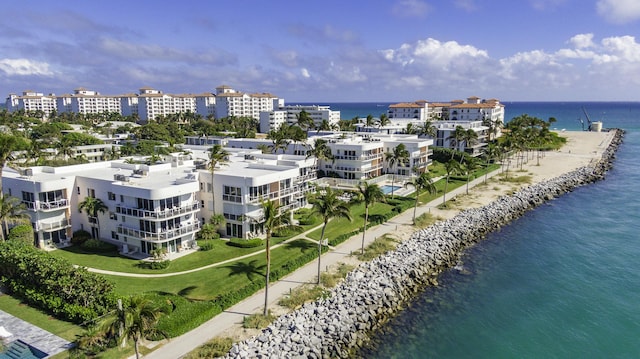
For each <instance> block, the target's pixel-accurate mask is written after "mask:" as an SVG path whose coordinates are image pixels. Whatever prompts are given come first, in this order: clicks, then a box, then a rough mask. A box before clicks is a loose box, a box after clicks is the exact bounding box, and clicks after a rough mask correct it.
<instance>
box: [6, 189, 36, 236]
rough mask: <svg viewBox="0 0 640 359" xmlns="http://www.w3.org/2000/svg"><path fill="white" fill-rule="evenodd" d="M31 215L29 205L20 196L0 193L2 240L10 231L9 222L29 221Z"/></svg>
mask: <svg viewBox="0 0 640 359" xmlns="http://www.w3.org/2000/svg"><path fill="white" fill-rule="evenodd" d="M29 219H31V217H30V216H29V215H28V214H27V206H26V205H25V204H24V203H22V201H20V199H19V198H16V197H13V196H9V195H5V194H4V193H0V221H1V226H2V228H0V236H1V237H2V240H4V239H5V238H6V234H5V233H8V232H9V224H10V223H17V222H21V221H28V220H29Z"/></svg>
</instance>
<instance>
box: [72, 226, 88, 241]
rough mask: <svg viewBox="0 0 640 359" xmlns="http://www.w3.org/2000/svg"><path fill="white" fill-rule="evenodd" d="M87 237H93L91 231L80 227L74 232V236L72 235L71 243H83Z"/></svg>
mask: <svg viewBox="0 0 640 359" xmlns="http://www.w3.org/2000/svg"><path fill="white" fill-rule="evenodd" d="M87 239H91V233H89V232H87V231H85V230H83V229H79V230H77V231H75V232H73V237H71V243H73V244H82V243H84V242H85V241H86V240H87Z"/></svg>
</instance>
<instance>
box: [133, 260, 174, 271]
mask: <svg viewBox="0 0 640 359" xmlns="http://www.w3.org/2000/svg"><path fill="white" fill-rule="evenodd" d="M169 265H171V261H170V260H168V259H165V260H152V261H140V262H139V263H138V267H140V268H147V269H153V270H159V269H167V268H169Z"/></svg>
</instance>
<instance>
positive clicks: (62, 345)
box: [0, 310, 72, 356]
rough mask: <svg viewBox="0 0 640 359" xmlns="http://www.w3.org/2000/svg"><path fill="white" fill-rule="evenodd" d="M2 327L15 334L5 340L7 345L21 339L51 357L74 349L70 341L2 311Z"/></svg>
mask: <svg viewBox="0 0 640 359" xmlns="http://www.w3.org/2000/svg"><path fill="white" fill-rule="evenodd" d="M0 326H2V327H4V329H6V330H8V331H9V332H10V333H11V334H13V335H12V336H10V337H8V338H4V339H3V340H4V342H5V343H10V342H13V341H15V340H18V339H21V340H22V341H23V342H25V343H27V344H29V345H31V346H33V347H35V348H37V349H39V350H41V351H43V352H45V353H47V354H48V355H49V356H51V355H55V354H58V353H60V352H62V351H65V350H67V349H69V348H71V347H72V343H70V342H69V341H67V340H64V339H62V338H60V337H58V336H56V335H53V334H51V333H49V332H47V331H46V330H44V329H41V328H38V327H36V326H35V325H33V324H29V323H27V322H25V321H24V320H22V319H20V318H16V317H14V316H13V315H11V314H8V313H6V312H4V311H2V310H0Z"/></svg>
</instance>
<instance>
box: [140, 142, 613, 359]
mask: <svg viewBox="0 0 640 359" xmlns="http://www.w3.org/2000/svg"><path fill="white" fill-rule="evenodd" d="M559 135H560V136H562V137H565V138H567V143H566V145H565V146H563V148H561V149H560V150H559V151H553V152H545V153H544V155H543V156H541V157H540V158H539V161H538V158H536V153H535V152H534V153H532V154H529V159H528V161H526V163H524V164H523V165H522V169H521V168H520V166H519V165H518V167H517V168H516V165H515V163H516V161H515V159H512V161H511V165H510V168H509V177H520V176H527V177H529V178H530V181H526V182H509V181H504V180H502V179H501V177H502V176H501V174H502V173H503V169H499V170H497V171H494V172H493V173H491V174H489V176H488V180H487V183H484V181H485V178H484V176H482V177H480V178H477V179H475V180H473V181H472V182H471V186H470V188H469V194H466V186H461V187H459V188H457V189H456V190H454V191H452V192H450V193H449V194H447V200H449V199H455V200H454V201H453V203H454V205H453V206H451V205H450V206H449V208H448V209H447V210H441V209H438V208H437V206H438V205H440V204H441V203H442V197H440V198H439V199H436V200H434V201H432V202H430V203H426V204H422V205H421V206H420V207H419V208H418V211H417V214H418V215H420V214H422V213H426V212H429V213H431V214H432V215H434V216H435V217H436V218H442V219H446V218H451V217H453V216H455V215H456V214H457V213H459V212H460V211H461V210H463V209H467V208H476V207H481V206H484V205H486V204H488V203H490V202H492V201H494V200H495V199H497V198H498V197H500V196H503V195H508V194H510V193H513V192H515V191H517V190H518V189H520V188H521V187H524V186H529V185H531V184H534V183H538V182H541V181H544V180H548V179H551V178H554V177H557V176H560V175H562V174H564V173H568V172H570V171H573V170H575V169H577V168H580V167H583V166H586V165H588V164H589V163H591V162H592V161H595V160H597V159H599V158H601V156H602V153H603V151H604V150H605V149H606V148H607V146H608V145H609V144H610V142H611V140H612V138H613V133H609V132H582V131H562V132H559ZM412 212H413V211H405V212H404V213H402V214H400V215H398V216H396V217H395V218H393V219H392V220H391V221H389V222H387V223H384V224H381V225H379V226H376V227H373V228H371V229H370V230H368V231H367V238H366V242H367V243H371V242H372V241H373V240H374V239H375V238H377V237H379V236H382V235H385V234H386V235H390V236H393V237H394V238H396V239H397V240H400V241H401V240H403V239H407V238H409V237H410V236H411V234H412V233H413V232H414V231H415V230H416V228H415V227H414V226H413V225H412V214H413V213H412ZM361 239H362V235H361V234H360V235H356V236H353V237H351V238H350V239H349V240H347V241H345V242H344V243H342V244H340V245H339V246H337V247H335V248H333V249H332V250H330V251H329V252H328V253H327V254H325V255H323V257H322V261H323V268H326V269H327V270H329V271H331V270H332V269H334V268H335V267H337V266H338V265H339V264H340V263H348V264H352V265H357V264H359V261H358V260H357V258H356V257H355V256H352V255H351V253H352V252H355V251H357V250H358V249H359V248H360V243H361V242H360V241H361ZM316 271H317V262H315V261H314V262H313V263H309V264H308V265H306V266H304V267H302V268H300V269H298V270H297V271H295V272H294V273H292V274H290V275H289V276H287V277H285V278H283V279H282V280H281V281H278V282H276V283H273V284H272V285H271V286H270V289H269V293H270V308H271V311H272V313H274V314H276V315H280V314H284V313H286V312H287V311H288V309H286V308H283V307H281V306H279V305H278V304H277V302H278V301H279V299H280V298H282V297H283V296H284V295H287V294H288V293H289V292H290V291H291V290H292V289H295V288H296V287H299V286H301V285H304V284H308V283H313V282H315V278H316V274H317V273H316ZM263 303H264V291H259V292H257V293H256V294H254V295H253V296H251V297H249V298H247V299H245V300H244V301H242V302H240V303H238V304H236V305H235V306H233V307H231V308H229V309H228V310H227V311H225V312H223V313H222V314H220V315H218V316H216V317H214V318H212V319H211V320H209V321H208V322H206V323H205V324H203V325H202V326H200V327H198V328H196V329H195V330H193V331H192V332H189V333H187V334H184V335H183V336H181V337H178V338H174V339H172V340H171V341H169V342H168V343H164V344H163V345H162V346H161V347H160V348H158V349H157V350H155V351H154V352H152V353H150V354H148V355H147V356H146V357H148V358H176V357H180V356H182V355H184V354H186V353H187V352H189V351H191V350H193V349H194V348H195V347H196V346H198V345H201V344H203V343H205V342H206V341H208V340H209V339H211V338H214V337H231V338H233V339H234V341H240V340H243V339H246V338H249V337H251V336H254V335H256V334H259V332H260V331H259V330H247V329H244V328H242V319H243V318H244V317H245V316H247V315H250V314H254V313H259V312H261V310H262V305H263Z"/></svg>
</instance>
